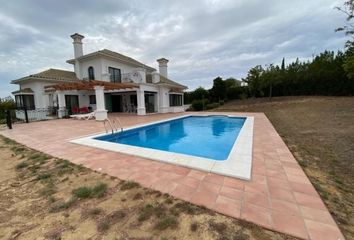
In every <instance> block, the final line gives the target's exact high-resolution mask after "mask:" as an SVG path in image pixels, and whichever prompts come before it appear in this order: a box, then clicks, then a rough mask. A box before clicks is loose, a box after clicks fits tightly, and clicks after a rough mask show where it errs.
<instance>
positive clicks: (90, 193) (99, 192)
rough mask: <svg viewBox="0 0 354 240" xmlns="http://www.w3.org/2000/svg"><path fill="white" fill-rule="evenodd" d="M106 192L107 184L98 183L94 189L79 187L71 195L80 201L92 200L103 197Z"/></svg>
mask: <svg viewBox="0 0 354 240" xmlns="http://www.w3.org/2000/svg"><path fill="white" fill-rule="evenodd" d="M106 192H107V184H105V183H98V184H96V185H95V186H94V187H86V186H84V187H79V188H76V189H74V190H73V191H72V194H73V195H74V196H75V197H77V198H81V199H85V198H93V197H97V198H100V197H103V196H104V195H105V194H106Z"/></svg>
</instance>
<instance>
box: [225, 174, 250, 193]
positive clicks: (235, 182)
mask: <svg viewBox="0 0 354 240" xmlns="http://www.w3.org/2000/svg"><path fill="white" fill-rule="evenodd" d="M245 182H246V181H243V180H240V179H236V178H231V177H225V178H224V184H223V185H224V186H226V187H231V188H236V189H239V190H243V189H244V187H245Z"/></svg>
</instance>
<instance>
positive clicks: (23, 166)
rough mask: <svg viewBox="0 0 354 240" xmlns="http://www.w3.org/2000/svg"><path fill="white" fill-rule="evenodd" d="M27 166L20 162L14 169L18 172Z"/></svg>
mask: <svg viewBox="0 0 354 240" xmlns="http://www.w3.org/2000/svg"><path fill="white" fill-rule="evenodd" d="M27 166H28V163H26V162H20V163H19V164H17V165H16V169H17V170H19V169H22V168H25V167H27Z"/></svg>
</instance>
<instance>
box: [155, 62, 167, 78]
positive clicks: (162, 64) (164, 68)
mask: <svg viewBox="0 0 354 240" xmlns="http://www.w3.org/2000/svg"><path fill="white" fill-rule="evenodd" d="M156 61H157V62H158V63H159V72H160V75H162V76H164V77H165V78H168V75H167V63H168V60H167V59H166V58H160V59H157V60H156Z"/></svg>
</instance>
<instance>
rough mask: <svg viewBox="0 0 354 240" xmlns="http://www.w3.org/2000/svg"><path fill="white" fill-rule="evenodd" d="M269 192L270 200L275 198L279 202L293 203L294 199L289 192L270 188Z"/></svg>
mask: <svg viewBox="0 0 354 240" xmlns="http://www.w3.org/2000/svg"><path fill="white" fill-rule="evenodd" d="M269 192H270V197H271V198H275V199H279V200H283V201H288V202H295V198H294V196H293V193H292V192H291V191H288V190H284V189H281V188H273V187H270V188H269Z"/></svg>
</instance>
